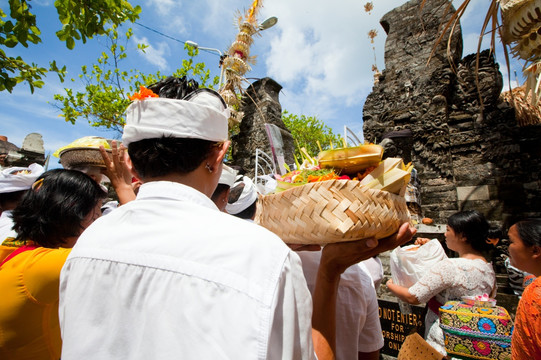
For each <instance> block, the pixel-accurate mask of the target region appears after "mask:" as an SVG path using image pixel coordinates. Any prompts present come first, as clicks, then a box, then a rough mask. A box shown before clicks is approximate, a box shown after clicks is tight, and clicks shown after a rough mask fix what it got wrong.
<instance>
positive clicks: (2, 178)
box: [0, 164, 45, 194]
mask: <svg viewBox="0 0 541 360" xmlns="http://www.w3.org/2000/svg"><path fill="white" fill-rule="evenodd" d="M44 171H45V169H43V166H41V165H39V164H30V165H29V166H28V167H27V168H26V167H10V168H6V169H3V170H2V171H1V172H0V193H2V194H3V193H10V192H15V191H22V190H28V189H30V188H31V187H32V184H33V183H34V182H35V181H36V179H37V178H38V177H40V175H41V174H43V172H44ZM17 172H21V173H20V174H16V173H17Z"/></svg>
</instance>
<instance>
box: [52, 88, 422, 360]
mask: <svg viewBox="0 0 541 360" xmlns="http://www.w3.org/2000/svg"><path fill="white" fill-rule="evenodd" d="M171 87H173V88H174V89H173V90H174V91H170V90H171ZM151 90H152V91H154V92H155V93H156V94H159V95H160V97H159V98H154V97H152V98H143V99H140V100H136V101H134V102H133V103H132V104H131V105H130V106H129V107H128V110H127V116H126V126H125V128H124V134H123V142H124V144H125V145H126V146H127V147H128V153H129V155H130V159H131V160H130V161H131V163H132V164H133V171H134V176H136V177H137V178H138V179H141V181H142V182H143V185H142V186H141V188H140V190H139V193H138V195H137V199H136V200H135V201H132V202H130V203H127V204H125V205H123V206H122V207H120V208H119V209H117V210H115V211H114V212H112V213H111V214H109V215H108V216H106V217H103V218H101V219H99V220H98V221H96V222H95V223H94V224H92V226H90V227H88V228H87V230H86V231H85V232H84V233H83V234H82V235H81V237H80V238H79V240H78V242H77V244H76V245H75V247H74V249H73V250H72V252H71V254H70V255H69V257H68V259H67V261H66V264H65V266H64V268H63V270H62V274H61V280H60V306H59V317H60V323H61V330H62V339H63V348H62V359H63V360H70V359H83V358H84V359H100V360H107V359H178V358H183V359H313V358H315V354H314V352H315V353H317V355H318V358H319V359H320V360H323V359H330V358H332V357H333V353H334V346H335V345H334V344H335V340H334V333H335V330H334V326H335V317H334V314H335V302H336V300H335V298H336V288H337V285H338V282H339V279H340V274H341V273H342V272H343V271H344V270H345V269H346V268H347V267H349V265H351V264H353V263H355V262H358V261H360V260H363V259H365V258H367V257H370V256H373V255H374V254H376V253H378V252H381V251H384V250H386V249H387V248H392V247H394V246H396V245H398V244H400V243H403V242H404V241H407V240H409V239H410V238H411V236H412V232H411V231H410V230H409V228H407V227H403V228H401V231H400V232H399V234H398V235H397V236H395V237H394V238H393V239H389V241H388V242H386V243H383V242H380V243H379V245H378V244H377V242H376V241H375V240H363V241H356V242H351V243H349V244H344V245H342V246H330V247H328V248H326V249H325V250H324V251H323V255H322V260H321V263H322V266H321V267H320V271H319V273H318V283H317V286H316V291H315V295H314V301H313V305H312V301H311V298H310V293H309V292H308V289H307V287H306V283H305V280H304V277H303V274H302V268H301V263H300V260H299V258H298V256H297V255H296V254H295V253H294V252H292V251H290V249H289V248H288V247H287V246H286V245H285V244H284V243H283V242H282V241H281V240H280V239H279V238H278V237H277V236H276V235H274V234H272V233H271V232H269V231H267V230H265V229H263V228H262V227H259V226H257V225H255V224H251V223H249V222H246V221H243V220H241V219H236V218H234V217H232V216H230V215H228V214H225V213H222V212H220V211H218V209H217V208H216V206H215V204H214V203H213V202H212V201H211V200H210V196H211V195H212V193H213V192H214V190H215V188H216V185H217V183H218V179H219V177H220V173H221V171H222V160H223V158H224V156H225V154H226V152H227V148H228V146H229V142H228V141H227V135H228V131H227V119H228V111H227V109H226V106H225V103H224V102H223V100H222V99H221V97H220V96H219V95H218V94H217V93H215V92H214V91H212V90H208V89H198V86H197V84H196V83H195V84H194V83H192V82H187V81H186V80H185V78H182V79H177V78H168V79H166V80H164V81H161V82H159V83H157V84H155V85H153V86H152V87H151ZM142 93H143V92H142ZM171 93H173V94H178V96H179V98H180V99H181V100H177V99H168V98H164V96H166V94H171ZM140 98H141V96H140ZM312 306H313V307H314V315H313V317H312ZM311 317H312V324H313V325H312V326H313V328H314V330H313V331H312V326H311V325H310V320H311Z"/></svg>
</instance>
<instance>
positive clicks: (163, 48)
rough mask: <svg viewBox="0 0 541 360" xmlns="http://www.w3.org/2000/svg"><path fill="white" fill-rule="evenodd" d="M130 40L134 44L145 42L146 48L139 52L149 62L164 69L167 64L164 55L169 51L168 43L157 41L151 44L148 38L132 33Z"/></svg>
mask: <svg viewBox="0 0 541 360" xmlns="http://www.w3.org/2000/svg"><path fill="white" fill-rule="evenodd" d="M132 40H133V42H134V43H136V44H145V45H147V48H146V49H145V51H144V52H141V51H140V52H139V54H140V55H141V56H142V57H143V58H145V60H146V61H148V62H149V63H151V64H153V65H155V66H157V67H158V68H159V69H160V70H166V69H167V68H168V67H169V65H168V63H167V60H166V56H167V55H169V54H170V53H171V51H170V48H169V45H168V44H167V43H166V42H163V41H161V42H158V43H157V44H156V45H152V44H151V43H150V41H149V40H148V38H146V37H144V36H143V37H141V38H140V37H138V36H136V35H134V36H133V37H132Z"/></svg>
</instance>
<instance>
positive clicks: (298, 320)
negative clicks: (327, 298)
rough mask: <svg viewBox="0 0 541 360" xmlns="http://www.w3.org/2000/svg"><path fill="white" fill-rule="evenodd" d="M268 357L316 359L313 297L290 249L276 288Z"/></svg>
mask: <svg viewBox="0 0 541 360" xmlns="http://www.w3.org/2000/svg"><path fill="white" fill-rule="evenodd" d="M276 291H277V293H276V296H275V298H274V299H275V301H274V304H273V306H274V312H273V314H274V318H273V319H271V322H272V325H271V327H272V329H271V335H270V339H269V346H268V351H269V353H268V354H267V359H277V360H278V359H316V357H315V354H314V348H313V344H312V298H311V296H310V292H309V291H308V287H307V285H306V280H305V279H304V276H303V272H302V265H301V261H300V259H299V256H298V255H297V254H296V253H294V252H290V254H289V256H288V257H287V258H286V260H285V262H284V266H283V269H282V276H281V281H280V283H279V284H278V286H277V288H276Z"/></svg>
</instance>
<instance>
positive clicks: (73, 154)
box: [60, 147, 112, 168]
mask: <svg viewBox="0 0 541 360" xmlns="http://www.w3.org/2000/svg"><path fill="white" fill-rule="evenodd" d="M105 151H107V152H108V153H109V154H110V153H111V152H112V150H111V149H106V150H105ZM60 163H61V164H62V166H63V167H65V168H74V167H79V166H96V167H101V168H105V163H104V162H103V158H102V157H101V153H100V149H96V148H91V147H77V148H69V149H65V150H62V151H61V152H60Z"/></svg>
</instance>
